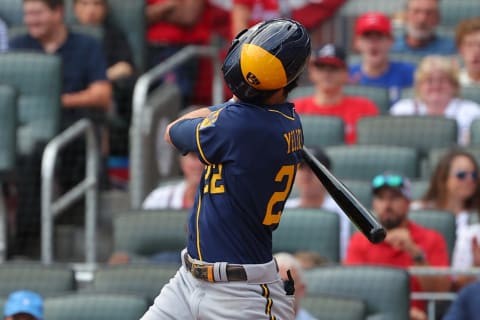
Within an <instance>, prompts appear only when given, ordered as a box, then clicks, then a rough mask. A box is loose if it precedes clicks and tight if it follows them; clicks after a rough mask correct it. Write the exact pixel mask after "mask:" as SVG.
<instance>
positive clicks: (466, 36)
mask: <svg viewBox="0 0 480 320" xmlns="http://www.w3.org/2000/svg"><path fill="white" fill-rule="evenodd" d="M455 33H456V34H455V41H456V44H457V48H458V51H459V53H460V56H461V57H462V60H463V62H464V68H462V70H460V77H459V78H460V85H462V86H471V85H475V86H480V17H476V18H470V19H466V20H463V21H461V22H460V23H459V24H458V26H457V28H456V31H455Z"/></svg>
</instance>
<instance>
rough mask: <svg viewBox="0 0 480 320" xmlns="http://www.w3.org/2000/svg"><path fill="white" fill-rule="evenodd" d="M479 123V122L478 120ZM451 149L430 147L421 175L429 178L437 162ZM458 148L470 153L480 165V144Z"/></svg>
mask: <svg viewBox="0 0 480 320" xmlns="http://www.w3.org/2000/svg"><path fill="white" fill-rule="evenodd" d="M479 124H480V122H479ZM449 150H451V149H450V148H438V149H432V150H430V152H429V153H428V157H427V159H426V161H425V164H424V166H423V167H422V177H424V178H426V179H427V178H430V176H431V174H432V173H433V172H434V170H435V167H436V166H437V164H438V162H439V161H440V159H441V158H442V157H443V156H444V155H445V154H446V153H447V152H448V151H449ZM460 150H464V151H466V152H468V153H470V154H471V155H472V156H473V157H474V158H475V160H476V161H477V163H478V164H479V165H480V145H477V146H471V147H465V148H461V149H460Z"/></svg>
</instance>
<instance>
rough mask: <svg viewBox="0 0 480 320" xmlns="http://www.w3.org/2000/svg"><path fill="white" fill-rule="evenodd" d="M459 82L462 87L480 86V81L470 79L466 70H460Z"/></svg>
mask: <svg viewBox="0 0 480 320" xmlns="http://www.w3.org/2000/svg"><path fill="white" fill-rule="evenodd" d="M458 80H459V81H460V85H461V86H462V87H468V86H480V81H475V80H473V79H472V78H470V76H469V75H468V72H467V70H466V69H462V70H460V73H459V75H458Z"/></svg>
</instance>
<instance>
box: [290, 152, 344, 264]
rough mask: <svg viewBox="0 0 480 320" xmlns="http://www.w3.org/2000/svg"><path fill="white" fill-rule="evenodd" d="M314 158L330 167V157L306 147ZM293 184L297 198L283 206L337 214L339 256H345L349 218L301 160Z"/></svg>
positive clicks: (291, 199)
mask: <svg viewBox="0 0 480 320" xmlns="http://www.w3.org/2000/svg"><path fill="white" fill-rule="evenodd" d="M308 149H309V150H310V151H311V152H312V154H313V155H314V156H315V158H317V159H318V161H320V162H321V163H322V164H323V165H324V166H325V167H327V169H330V158H329V157H328V156H327V155H326V154H325V153H324V152H323V151H322V149H320V148H318V147H309V148H308ZM295 186H296V188H297V189H298V191H299V197H298V198H290V199H288V200H287V202H286V203H285V208H320V209H324V210H328V211H331V212H334V213H336V214H338V216H339V218H340V257H341V258H343V257H344V256H345V251H346V248H347V243H348V239H349V238H350V220H349V219H348V217H347V216H346V215H345V213H344V212H343V211H342V209H341V208H340V207H339V206H338V205H337V203H336V202H335V201H334V200H333V199H332V197H330V195H329V194H328V192H327V190H325V187H324V186H323V184H322V183H321V182H320V180H319V179H318V178H317V176H315V174H314V173H313V171H312V169H310V167H309V166H308V165H307V164H306V163H305V162H304V161H301V162H300V165H299V167H298V170H297V175H296V176H295Z"/></svg>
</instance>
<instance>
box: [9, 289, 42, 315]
mask: <svg viewBox="0 0 480 320" xmlns="http://www.w3.org/2000/svg"><path fill="white" fill-rule="evenodd" d="M19 313H27V314H30V315H32V316H34V317H35V318H37V319H39V320H40V319H43V299H42V297H41V296H40V295H39V294H38V293H36V292H33V291H29V290H18V291H15V292H13V293H11V294H10V295H9V296H8V299H7V302H5V307H4V310H3V315H4V316H5V317H10V316H13V315H16V314H19Z"/></svg>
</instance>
